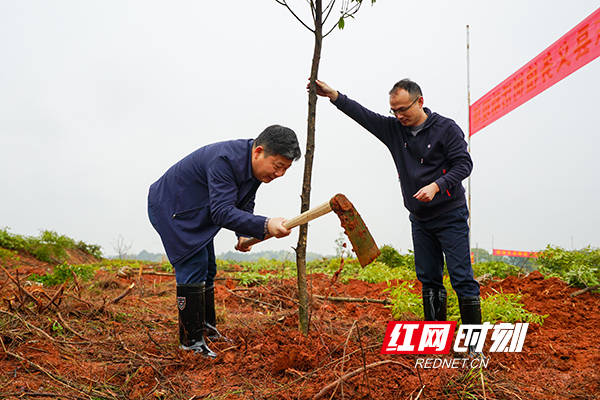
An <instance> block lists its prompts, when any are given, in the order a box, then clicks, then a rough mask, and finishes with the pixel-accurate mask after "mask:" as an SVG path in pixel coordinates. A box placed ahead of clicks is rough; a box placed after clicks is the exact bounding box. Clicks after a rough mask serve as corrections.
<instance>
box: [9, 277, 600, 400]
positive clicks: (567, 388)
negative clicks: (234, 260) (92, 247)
mask: <svg viewBox="0 0 600 400" xmlns="http://www.w3.org/2000/svg"><path fill="white" fill-rule="evenodd" d="M148 267H150V266H148ZM20 268H21V267H19V269H20ZM9 271H14V268H13V269H10V270H9ZM144 271H145V272H144V273H143V274H142V275H141V276H140V275H135V276H132V277H130V278H122V277H118V276H116V274H115V273H114V272H109V271H99V272H98V273H97V275H96V278H95V279H94V280H93V281H91V282H90V283H87V284H85V283H83V282H79V283H78V284H75V283H73V282H70V283H69V284H67V285H65V287H63V289H62V292H61V293H59V291H60V290H61V289H60V288H58V287H56V288H51V289H49V288H39V289H38V290H39V291H43V292H45V295H41V293H40V292H39V291H38V292H34V291H33V290H32V289H31V288H26V290H28V291H30V292H31V294H32V296H33V297H35V298H37V299H39V302H40V303H41V307H43V309H41V310H40V308H38V306H36V305H35V304H34V303H35V302H34V301H33V300H31V299H30V300H29V301H28V300H27V299H25V297H26V296H24V295H23V294H21V295H19V293H18V290H17V288H16V287H15V285H14V284H13V283H12V281H10V280H9V279H8V278H7V277H6V276H5V274H4V273H0V280H1V281H0V287H2V297H3V298H5V299H6V298H11V296H12V297H15V298H14V299H12V300H11V301H9V302H7V301H6V300H4V301H3V303H2V304H3V305H2V306H0V326H1V327H2V330H1V331H0V339H1V341H2V343H0V348H1V349H2V350H0V369H1V370H2V371H6V373H5V374H2V375H0V398H3V399H4V398H6V399H16V398H29V397H30V398H36V397H49V396H52V394H56V393H61V394H62V396H63V397H64V398H102V399H116V398H118V399H120V398H131V399H142V398H152V399H192V398H193V399H203V398H210V399H313V398H315V397H317V398H323V399H330V398H334V399H342V398H343V399H409V398H413V399H414V398H417V397H419V398H420V399H464V398H484V396H485V398H487V399H592V398H597V394H598V393H600V373H599V372H598V368H597V366H598V365H600V359H599V354H600V352H599V350H600V348H599V345H598V341H597V340H596V333H595V331H596V327H597V326H598V323H600V301H599V297H598V295H597V294H591V293H585V294H582V295H579V296H576V297H571V296H570V294H571V293H573V292H574V291H575V289H573V288H570V287H568V286H567V285H565V284H564V283H563V282H562V281H560V280H557V279H543V277H541V275H539V274H537V273H532V274H529V275H528V276H526V277H520V278H516V277H510V278H507V279H505V280H502V281H498V282H492V283H490V284H489V285H488V286H484V287H482V292H483V293H484V295H486V294H490V293H495V292H496V291H503V292H504V293H521V294H522V295H523V298H522V301H523V303H524V304H525V307H526V308H527V309H528V310H529V311H533V312H536V313H540V314H548V317H547V318H546V320H545V322H544V324H543V325H542V326H537V325H530V328H529V331H528V335H527V338H526V341H525V346H524V349H523V352H522V353H493V354H491V355H490V363H489V366H488V368H487V369H483V370H481V371H480V370H471V369H469V368H466V369H463V368H459V369H450V368H445V369H421V368H419V369H415V357H414V356H388V355H381V354H380V348H381V344H382V339H383V335H384V333H385V327H386V325H387V322H388V320H389V319H391V315H390V312H389V309H388V308H386V307H385V306H384V305H382V304H377V303H362V302H353V303H349V302H332V301H327V300H323V299H322V298H318V297H317V295H330V296H345V297H355V298H371V299H385V296H386V295H385V293H382V290H383V289H385V288H386V287H387V285H386V284H385V283H381V284H369V283H365V282H362V281H356V280H351V281H350V282H348V283H346V284H344V283H340V282H335V283H334V284H333V285H332V284H331V279H330V277H328V276H326V275H322V274H313V275H310V276H309V290H311V291H312V294H313V297H312V307H311V312H310V332H309V334H308V335H307V336H303V335H302V334H300V333H299V332H298V329H297V325H298V318H297V300H296V289H295V285H296V281H295V279H273V280H270V281H269V282H268V283H266V284H264V285H260V286H253V287H244V286H240V285H236V281H235V280H234V279H230V278H226V277H224V276H223V277H221V276H218V280H217V281H216V288H215V289H216V290H215V298H216V304H217V320H218V326H219V329H220V330H221V332H222V333H223V334H224V335H225V336H227V337H228V338H229V339H230V341H221V342H215V343H210V347H211V348H212V349H213V350H214V351H216V352H217V353H218V358H217V359H216V360H207V359H204V358H202V357H200V356H197V355H195V354H190V353H188V352H183V351H181V350H179V349H178V341H177V310H176V306H175V283H174V279H173V277H172V276H168V275H164V274H161V273H158V272H153V271H152V270H150V269H147V270H144ZM132 283H133V284H135V285H134V286H133V287H131V284H132ZM119 297H120V299H119V300H116V301H115V299H117V298H119ZM19 298H22V300H21V301H19ZM52 298H55V301H54V302H53V303H51V302H50V300H48V299H52ZM452 356H453V355H452V354H451V355H449V356H448V357H452ZM365 366H366V367H367V372H366V373H365V371H364V370H363V369H364V367H365ZM342 377H345V378H343V379H342ZM484 393H485V394H484ZM56 396H58V395H56Z"/></svg>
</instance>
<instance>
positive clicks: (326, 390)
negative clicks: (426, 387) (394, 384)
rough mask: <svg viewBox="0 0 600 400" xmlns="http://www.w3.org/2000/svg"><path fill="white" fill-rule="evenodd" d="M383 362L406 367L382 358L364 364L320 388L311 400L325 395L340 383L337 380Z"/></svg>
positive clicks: (349, 377) (344, 378)
mask: <svg viewBox="0 0 600 400" xmlns="http://www.w3.org/2000/svg"><path fill="white" fill-rule="evenodd" d="M385 364H395V365H400V366H402V367H404V368H407V367H406V365H404V364H402V363H400V362H398V361H393V360H383V361H377V362H374V363H371V364H368V365H365V366H363V367H360V368H358V369H355V370H354V371H352V372H349V373H347V374H345V375H343V376H341V377H340V378H339V379H337V380H336V381H335V382H333V383H330V384H329V385H327V386H325V387H324V388H323V389H321V391H320V392H319V393H317V394H316V395H315V396H314V397H313V400H318V399H320V398H321V397H323V396H324V395H325V393H327V392H328V391H330V390H331V389H333V388H334V387H336V386H337V385H339V384H340V382H339V381H345V380H348V379H351V378H353V377H355V376H356V375H358V374H360V373H361V372H363V371H366V370H367V369H371V368H375V367H379V366H380V365H385ZM408 369H409V370H410V368H408Z"/></svg>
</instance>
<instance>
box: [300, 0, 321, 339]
mask: <svg viewBox="0 0 600 400" xmlns="http://www.w3.org/2000/svg"><path fill="white" fill-rule="evenodd" d="M321 3H322V1H321V0H316V1H315V9H316V10H315V47H314V51H313V59H312V67H311V70H310V88H309V92H308V121H307V122H308V127H307V133H306V152H305V155H304V179H303V181H302V195H301V197H300V198H301V207H300V212H301V213H303V212H305V211H307V210H308V209H310V188H311V187H310V181H311V177H312V165H313V156H314V152H315V116H316V112H317V91H316V87H315V80H316V79H317V74H318V72H319V62H320V61H321V45H322V40H323V22H322V18H323V9H322V4H321ZM307 238H308V224H304V225H301V226H300V233H299V236H298V245H297V247H296V268H297V270H298V301H299V303H300V305H299V309H298V325H299V328H300V331H301V332H302V333H303V334H305V335H306V334H308V328H309V327H308V309H309V302H308V291H307V288H306V242H307Z"/></svg>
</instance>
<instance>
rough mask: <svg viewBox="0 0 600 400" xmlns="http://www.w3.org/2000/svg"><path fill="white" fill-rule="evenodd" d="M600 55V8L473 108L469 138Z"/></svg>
mask: <svg viewBox="0 0 600 400" xmlns="http://www.w3.org/2000/svg"><path fill="white" fill-rule="evenodd" d="M599 55H600V8H599V9H597V10H596V11H594V12H593V13H592V14H591V15H590V16H589V17H587V18H586V19H584V20H583V21H582V22H581V23H579V24H578V25H577V26H576V27H575V28H573V29H571V30H570V31H569V32H567V34H565V35H564V36H563V37H561V38H560V39H558V40H557V41H556V42H554V43H553V44H552V45H550V47H548V48H547V49H546V50H544V51H543V52H541V53H540V54H539V55H538V56H537V57H536V58H534V59H533V60H531V61H530V62H529V63H527V64H525V65H524V66H523V67H522V68H521V69H519V70H518V71H517V72H515V73H514V74H512V75H511V76H509V77H508V78H507V79H505V80H504V81H503V82H502V83H500V84H499V85H498V86H496V87H495V88H493V89H492V90H490V91H489V92H488V93H486V94H485V95H484V96H483V97H482V98H480V99H479V100H477V101H476V102H475V103H473V104H472V105H471V107H470V109H469V136H471V135H474V134H475V133H476V132H478V131H479V130H481V129H483V128H485V127H486V126H488V125H489V124H491V123H492V122H494V121H495V120H497V119H498V118H500V117H502V116H503V115H505V114H507V113H509V112H510V111H512V110H514V109H515V108H517V107H518V106H520V105H521V104H523V103H525V102H526V101H527V100H529V99H531V98H532V97H534V96H536V95H537V94H539V93H541V92H543V91H544V90H546V89H547V88H549V87H550V86H552V85H554V84H555V83H556V82H558V81H560V80H561V79H563V78H564V77H566V76H567V75H569V74H571V73H572V72H574V71H576V70H578V69H579V68H581V67H583V66H584V65H585V64H587V63H589V62H590V61H592V60H593V59H595V58H596V57H598V56H599Z"/></svg>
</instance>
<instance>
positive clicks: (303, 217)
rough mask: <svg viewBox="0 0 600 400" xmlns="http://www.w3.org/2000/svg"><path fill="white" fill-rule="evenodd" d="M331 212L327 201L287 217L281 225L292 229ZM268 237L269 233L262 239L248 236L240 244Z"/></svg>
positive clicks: (248, 244)
mask: <svg viewBox="0 0 600 400" xmlns="http://www.w3.org/2000/svg"><path fill="white" fill-rule="evenodd" d="M329 212H331V204H329V202H326V203H323V204H321V205H320V206H317V207H314V208H311V209H310V210H308V211H305V212H303V213H302V214H300V215H298V216H296V217H294V218H291V219H288V220H287V221H285V222H284V223H283V226H284V227H285V228H286V229H292V228H295V227H297V226H299V225H304V224H306V223H308V222H309V221H312V220H313V219H315V218H319V217H320V216H322V215H325V214H327V213H329ZM270 237H272V236H271V235H268V234H267V235H266V236H265V238H264V239H262V240H261V239H257V238H250V239H248V240H245V241H244V242H242V246H243V247H248V246H252V245H254V244H256V243H259V242H262V241H263V240H267V239H269V238H270Z"/></svg>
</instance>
